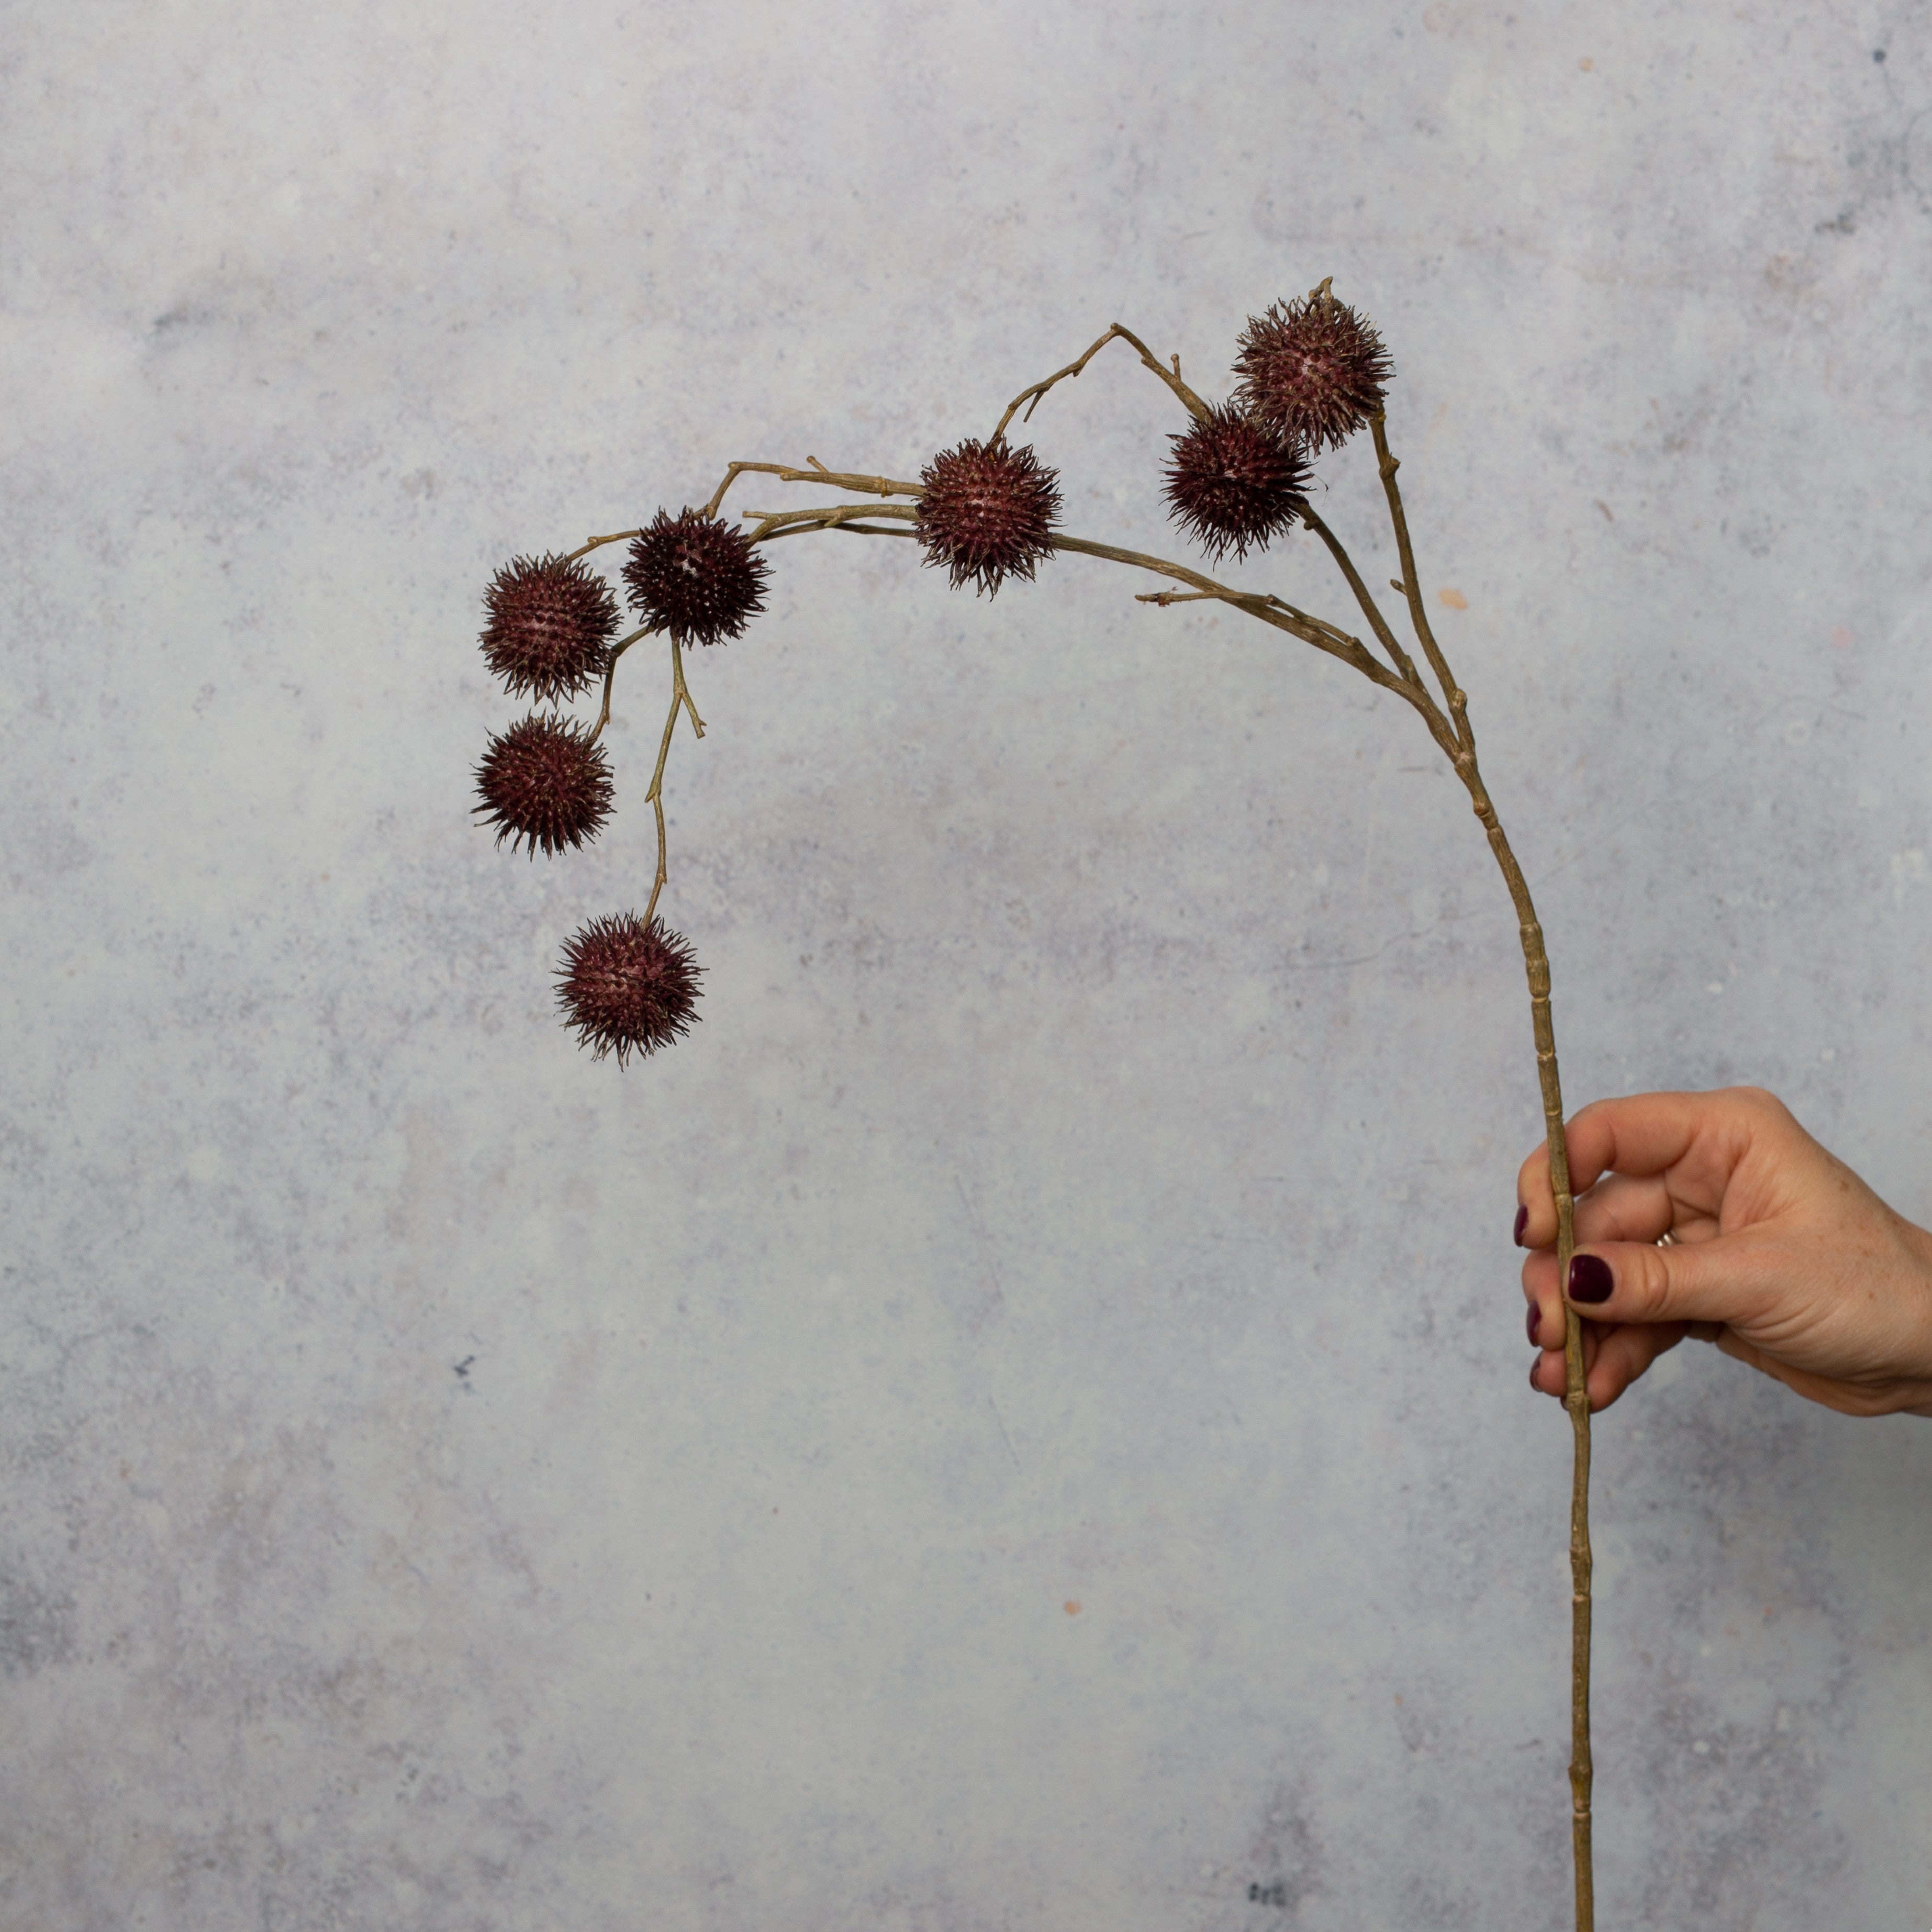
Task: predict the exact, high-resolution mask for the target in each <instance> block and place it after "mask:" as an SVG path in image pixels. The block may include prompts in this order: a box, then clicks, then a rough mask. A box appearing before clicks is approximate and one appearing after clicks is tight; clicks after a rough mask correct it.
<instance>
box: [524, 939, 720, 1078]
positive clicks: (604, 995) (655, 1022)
mask: <svg viewBox="0 0 1932 1932" xmlns="http://www.w3.org/2000/svg"><path fill="white" fill-rule="evenodd" d="M703 970H704V969H703V968H702V967H701V966H700V965H697V956H696V955H695V954H694V953H693V952H692V950H691V946H690V943H689V942H688V941H687V940H685V938H684V937H683V935H682V934H680V933H676V932H672V931H671V930H670V928H669V927H668V926H666V925H664V922H663V921H662V920H661V919H652V921H651V922H650V924H649V926H646V925H645V923H644V922H643V920H642V919H640V918H639V917H638V916H637V914H636V913H634V912H627V913H616V915H614V916H612V917H610V918H608V919H592V921H591V922H590V923H589V925H588V926H580V927H579V928H578V929H577V932H575V933H574V934H573V935H571V940H570V942H569V944H568V945H566V946H565V948H564V949H563V965H562V970H561V971H559V973H558V974H557V976H556V977H557V988H556V998H557V1004H558V1005H559V1006H560V1007H562V1009H563V1019H564V1024H565V1025H566V1026H571V1027H574V1028H576V1029H577V1044H578V1046H587V1047H589V1049H591V1051H592V1053H593V1054H594V1055H595V1057H596V1058H598V1059H599V1060H601V1059H602V1058H604V1055H606V1054H607V1053H614V1054H616V1056H617V1064H618V1065H619V1067H622V1066H623V1065H624V1064H625V1063H626V1062H627V1061H628V1060H629V1058H630V1057H631V1054H633V1053H639V1054H642V1055H646V1056H647V1057H648V1056H649V1055H651V1054H653V1053H655V1052H656V1051H657V1050H658V1048H659V1047H661V1046H669V1045H670V1043H671V1042H672V1041H673V1040H676V1039H678V1038H679V1037H682V1035H683V1034H685V1032H686V1031H688V1030H689V1028H690V1027H691V1024H692V1022H694V1020H695V1019H697V980H698V976H699V974H700V973H702V972H703Z"/></svg>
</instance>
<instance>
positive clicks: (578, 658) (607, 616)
mask: <svg viewBox="0 0 1932 1932" xmlns="http://www.w3.org/2000/svg"><path fill="white" fill-rule="evenodd" d="M483 607H484V611H485V613H487V616H488V618H489V620H490V621H489V622H488V624H487V625H486V626H485V628H484V632H483V637H482V640H481V641H482V645H483V657H484V662H485V663H487V664H488V665H489V667H490V675H491V676H493V677H500V678H501V679H502V680H503V685H504V688H505V689H506V690H507V691H508V692H509V694H510V695H511V697H524V696H526V695H527V696H529V697H534V698H535V699H536V700H537V702H538V703H540V704H554V703H556V701H557V700H559V698H565V697H576V696H577V694H578V693H579V692H580V691H582V690H583V688H584V687H585V686H586V685H589V683H591V682H592V681H593V680H594V679H597V678H600V677H601V676H603V675H604V667H606V665H607V664H608V663H609V662H610V640H611V639H612V638H613V637H615V636H616V634H617V622H618V610H617V600H616V598H614V597H613V596H612V595H611V594H610V586H609V585H608V584H607V583H605V582H604V580H603V578H602V577H599V576H598V575H597V574H596V573H595V571H589V570H586V568H584V567H583V565H582V564H581V563H580V562H572V561H571V559H569V558H568V557H562V556H544V557H540V558H531V557H527V556H519V557H513V558H512V559H511V560H510V562H508V563H506V564H505V565H504V566H503V567H502V569H501V570H499V571H497V573H496V575H495V576H494V577H492V578H491V579H490V587H489V589H487V590H486V591H485V592H484V593H483Z"/></svg>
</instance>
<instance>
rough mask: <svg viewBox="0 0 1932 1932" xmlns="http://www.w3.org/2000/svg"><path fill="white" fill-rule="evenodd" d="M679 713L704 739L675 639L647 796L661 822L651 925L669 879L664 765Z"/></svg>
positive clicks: (649, 916)
mask: <svg viewBox="0 0 1932 1932" xmlns="http://www.w3.org/2000/svg"><path fill="white" fill-rule="evenodd" d="M680 711H688V712H690V713H691V729H692V730H694V731H695V732H696V733H697V735H698V736H699V737H700V738H701V737H703V736H704V720H703V718H700V717H699V716H698V715H697V706H696V705H694V703H691V692H690V691H689V689H688V688H687V687H686V685H685V682H684V650H683V646H682V645H681V644H680V643H679V642H678V640H677V639H676V637H673V638H672V639H671V640H670V710H669V711H668V712H667V713H666V714H665V716H664V736H663V737H662V738H661V739H659V740H658V763H657V769H656V770H655V771H654V772H652V774H651V788H650V790H649V791H648V792H647V793H645V797H646V799H647V800H648V801H649V805H650V808H651V809H652V811H654V812H655V814H657V821H658V875H657V878H656V880H655V882H654V883H652V886H651V901H650V904H649V905H647V906H646V907H645V908H644V924H645V925H646V926H649V924H650V922H651V921H652V919H654V918H655V916H656V915H657V909H658V895H660V894H661V892H663V890H664V882H665V880H667V879H668V878H669V877H670V864H669V859H668V850H669V848H668V846H667V841H666V839H665V836H664V765H665V763H666V761H667V760H668V759H669V758H670V741H671V734H672V733H673V732H674V731H675V730H676V729H677V714H678V713H679V712H680Z"/></svg>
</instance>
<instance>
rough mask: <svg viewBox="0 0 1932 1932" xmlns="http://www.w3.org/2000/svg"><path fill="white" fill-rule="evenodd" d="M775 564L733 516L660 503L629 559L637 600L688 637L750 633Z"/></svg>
mask: <svg viewBox="0 0 1932 1932" xmlns="http://www.w3.org/2000/svg"><path fill="white" fill-rule="evenodd" d="M770 575H771V565H769V564H768V563H767V562H766V561H765V560H764V559H763V557H761V556H759V555H758V553H757V551H755V550H754V549H753V548H752V547H751V538H749V537H748V536H747V535H745V532H743V531H742V530H741V529H738V528H736V526H734V525H733V524H730V523H720V522H719V521H718V519H717V518H716V517H705V516H700V514H698V513H697V511H695V510H684V511H679V514H677V515H676V516H675V517H673V515H672V514H670V511H667V510H660V511H658V513H657V514H656V516H655V517H653V518H652V520H651V521H650V523H649V525H648V526H646V528H645V529H643V530H642V531H641V532H639V534H638V535H637V536H636V537H635V538H633V539H632V541H631V550H630V559H629V561H628V562H626V563H625V565H624V581H625V583H627V584H628V585H629V586H630V591H631V608H632V609H633V610H636V611H637V612H638V613H640V615H642V616H643V617H644V618H645V619H646V620H647V621H648V622H650V623H652V624H653V625H655V626H657V628H659V629H660V630H665V631H670V634H671V635H672V636H673V637H676V639H678V640H679V642H680V643H687V644H689V643H697V644H715V643H718V642H720V641H721V640H723V639H724V638H726V637H742V635H743V634H744V630H745V623H746V622H747V621H748V619H750V618H751V617H753V616H755V615H756V614H757V613H758V612H759V611H760V610H763V608H764V607H765V583H766V579H767V578H768V577H769V576H770Z"/></svg>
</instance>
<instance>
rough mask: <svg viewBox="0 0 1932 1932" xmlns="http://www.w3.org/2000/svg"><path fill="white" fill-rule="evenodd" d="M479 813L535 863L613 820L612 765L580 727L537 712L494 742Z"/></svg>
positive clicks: (479, 776)
mask: <svg viewBox="0 0 1932 1932" xmlns="http://www.w3.org/2000/svg"><path fill="white" fill-rule="evenodd" d="M476 792H477V796H478V798H480V799H481V801H482V802H481V804H479V805H478V806H477V807H476V811H477V813H478V815H479V816H483V815H484V814H487V816H484V824H485V825H486V826H490V825H493V826H495V827H496V842H497V844H499V845H500V844H502V842H503V841H504V840H505V838H507V839H508V840H509V841H510V844H511V850H514V849H515V848H516V847H517V846H518V845H520V844H524V843H526V842H527V843H528V844H529V852H530V856H531V857H532V859H534V858H535V856H536V855H537V848H538V847H539V846H541V847H542V848H543V850H544V854H545V855H546V856H548V855H550V854H551V853H556V852H560V851H562V850H563V849H564V848H565V847H566V846H572V847H574V846H579V845H581V844H583V843H584V842H585V841H586V839H590V838H595V837H596V835H597V834H598V832H600V831H601V830H602V829H603V826H604V820H605V819H607V817H609V816H610V796H611V793H610V760H608V759H607V757H605V756H604V748H603V746H602V745H593V744H592V742H590V739H589V734H588V733H586V731H585V730H584V729H583V727H582V726H581V725H580V724H576V723H574V722H572V721H568V720H565V719H563V718H541V717H538V715H536V714H535V712H532V713H531V715H529V717H527V718H524V719H523V720H522V721H520V723H518V724H512V725H511V727H510V728H509V729H508V730H507V731H505V733H503V734H502V736H500V737H496V738H492V739H490V744H489V748H487V750H486V751H484V754H483V759H482V762H481V763H480V764H478V766H477V767H476Z"/></svg>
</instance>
